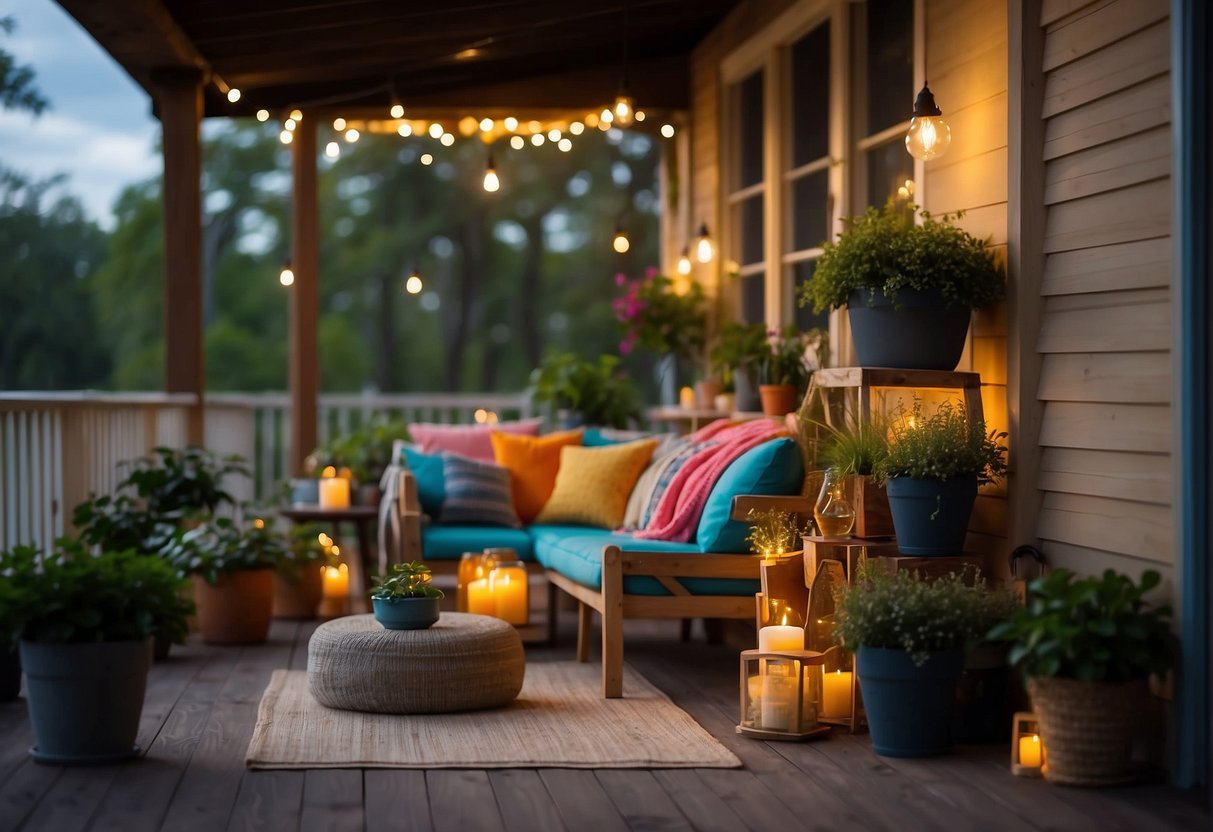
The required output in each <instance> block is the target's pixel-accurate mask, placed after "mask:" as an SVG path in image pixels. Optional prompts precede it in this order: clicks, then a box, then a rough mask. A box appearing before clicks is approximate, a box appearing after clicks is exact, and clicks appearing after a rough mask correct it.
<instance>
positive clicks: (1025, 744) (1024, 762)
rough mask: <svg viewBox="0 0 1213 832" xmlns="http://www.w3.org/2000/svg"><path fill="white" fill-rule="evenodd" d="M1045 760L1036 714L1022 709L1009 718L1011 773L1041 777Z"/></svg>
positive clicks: (1019, 775)
mask: <svg viewBox="0 0 1213 832" xmlns="http://www.w3.org/2000/svg"><path fill="white" fill-rule="evenodd" d="M1046 762H1047V759H1046V754H1045V746H1044V743H1043V742H1041V739H1040V723H1039V722H1037V720H1036V714H1029V713H1025V712H1023V711H1021V712H1019V713H1017V714H1015V716H1014V718H1013V719H1012V720H1011V773H1012V774H1014V775H1016V776H1017V777H1041V776H1043V774H1044V769H1045V764H1046Z"/></svg>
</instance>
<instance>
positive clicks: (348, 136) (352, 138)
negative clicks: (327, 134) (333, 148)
mask: <svg viewBox="0 0 1213 832" xmlns="http://www.w3.org/2000/svg"><path fill="white" fill-rule="evenodd" d="M361 135H362V134H361V133H359V132H358V131H357V130H355V129H354V128H353V127H351V128H350V129H349V130H346V131H345V140H346V141H347V142H349V143H350V144H353V143H354V142H356V141H358V137H359V136H361Z"/></svg>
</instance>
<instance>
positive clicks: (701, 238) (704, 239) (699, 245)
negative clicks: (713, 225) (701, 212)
mask: <svg viewBox="0 0 1213 832" xmlns="http://www.w3.org/2000/svg"><path fill="white" fill-rule="evenodd" d="M696 236H697V238H698V239H696V241H695V259H696V260H698V261H699V262H700V263H711V262H712V255H713V254H714V253H715V250H714V247H713V245H712V235H710V234H708V224H707V223H706V222H705V223H701V224H700V225H699V234H698V235H696Z"/></svg>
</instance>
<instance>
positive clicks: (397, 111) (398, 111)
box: [388, 103, 404, 118]
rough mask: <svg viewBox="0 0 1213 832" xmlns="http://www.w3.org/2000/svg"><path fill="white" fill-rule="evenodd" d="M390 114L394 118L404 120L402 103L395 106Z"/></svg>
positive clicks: (389, 111)
mask: <svg viewBox="0 0 1213 832" xmlns="http://www.w3.org/2000/svg"><path fill="white" fill-rule="evenodd" d="M388 113H389V114H390V115H391V116H392V118H404V107H403V106H402V105H401V104H400V103H396V104H393V105H392V109H390V110H388Z"/></svg>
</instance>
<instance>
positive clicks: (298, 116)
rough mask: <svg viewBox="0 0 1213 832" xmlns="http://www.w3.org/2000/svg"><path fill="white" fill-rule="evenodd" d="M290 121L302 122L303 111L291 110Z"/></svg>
mask: <svg viewBox="0 0 1213 832" xmlns="http://www.w3.org/2000/svg"><path fill="white" fill-rule="evenodd" d="M291 120H292V121H303V110H300V109H298V108H296V109H294V110H291Z"/></svg>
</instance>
